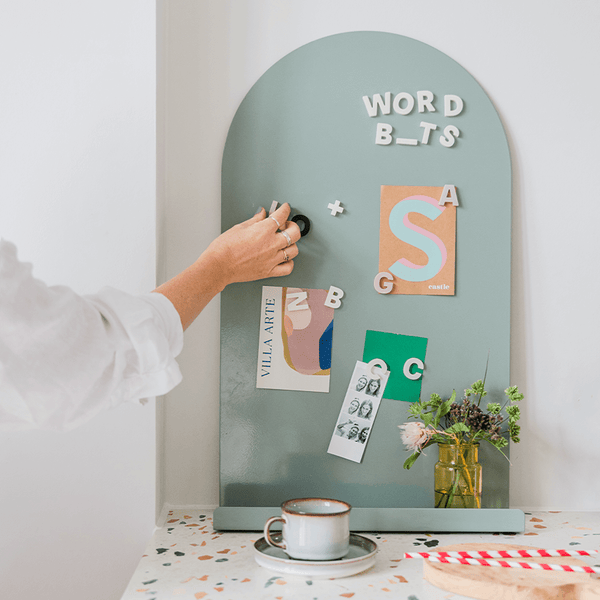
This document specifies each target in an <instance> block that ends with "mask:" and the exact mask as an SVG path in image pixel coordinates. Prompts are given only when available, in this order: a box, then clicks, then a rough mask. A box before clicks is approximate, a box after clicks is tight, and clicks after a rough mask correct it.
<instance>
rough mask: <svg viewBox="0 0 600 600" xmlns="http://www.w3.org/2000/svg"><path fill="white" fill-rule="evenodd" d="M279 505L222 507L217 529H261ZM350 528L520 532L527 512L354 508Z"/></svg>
mask: <svg viewBox="0 0 600 600" xmlns="http://www.w3.org/2000/svg"><path fill="white" fill-rule="evenodd" d="M280 514H281V508H280V507H272V508H269V507H264V506H252V507H249V506H220V507H218V508H217V509H216V510H215V512H214V515H213V526H214V528H215V529H216V530H218V531H262V530H263V528H264V525H265V522H266V520H267V519H268V518H269V517H274V516H278V515H280ZM350 530H351V531H365V532H368V531H389V532H405V531H416V532H430V533H444V532H456V533H521V532H523V531H525V513H524V512H523V511H522V510H519V509H516V508H480V509H472V508H353V509H352V512H351V513H350Z"/></svg>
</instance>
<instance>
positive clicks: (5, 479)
mask: <svg viewBox="0 0 600 600" xmlns="http://www.w3.org/2000/svg"><path fill="white" fill-rule="evenodd" d="M155 29H156V11H155V7H154V5H153V3H152V2H149V1H148V0H126V1H124V0H102V1H101V2H100V1H97V0H94V1H90V0H85V1H83V2H82V1H81V0H49V1H48V2H45V1H44V2H39V1H36V0H18V1H12V2H1V6H0V236H2V237H4V238H5V239H8V240H11V241H13V242H14V243H15V244H17V247H18V249H19V256H20V258H21V259H22V260H26V261H30V262H32V263H33V264H34V275H35V276H36V277H39V278H40V279H43V280H45V281H46V282H47V283H48V284H59V283H60V284H67V285H70V286H71V287H73V288H74V289H75V290H76V291H77V292H79V293H93V292H96V291H97V290H98V289H100V288H101V287H103V286H105V285H111V286H114V287H117V288H120V289H123V290H125V291H128V292H133V293H140V292H148V291H151V290H152V289H153V287H154V283H155V218H156V217H155V215H156V210H155V205H156V194H155V174H156V166H155V113H156V110H155V87H156V73H155V68H156V61H155V49H156V36H155ZM1 393H2V390H0V394H1ZM154 423H155V411H154V408H153V403H151V404H150V405H146V406H145V407H143V408H141V407H139V406H134V405H130V406H124V407H123V408H119V409H116V410H113V411H110V412H107V413H104V414H102V415H100V416H98V417H97V418H95V419H94V420H93V421H91V422H89V423H88V424H86V425H84V426H82V427H81V428H79V429H76V430H74V431H72V432H69V433H53V432H39V431H31V432H23V433H11V434H5V433H2V434H0V597H1V598H3V599H4V598H6V599H7V600H8V599H9V598H11V599H15V600H33V599H35V600H38V599H39V600H41V599H44V600H71V599H73V600H113V599H115V598H119V597H120V596H121V594H122V592H123V590H124V589H125V587H126V585H127V582H128V581H129V578H130V576H131V573H132V572H133V570H134V569H135V566H136V565H137V562H138V561H139V557H140V556H141V555H142V554H143V551H144V548H145V545H146V542H147V541H148V539H149V538H150V536H151V535H152V530H153V519H154V493H155V483H154V482H155V433H154V429H155V427H154Z"/></svg>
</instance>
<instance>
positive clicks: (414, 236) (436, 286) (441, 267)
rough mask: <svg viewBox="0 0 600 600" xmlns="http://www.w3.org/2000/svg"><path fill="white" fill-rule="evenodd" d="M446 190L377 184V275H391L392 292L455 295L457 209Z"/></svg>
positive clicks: (441, 187) (441, 188)
mask: <svg viewBox="0 0 600 600" xmlns="http://www.w3.org/2000/svg"><path fill="white" fill-rule="evenodd" d="M443 190H444V187H443V186H440V187H427V186H399V185H383V186H381V213H380V218H381V221H380V228H379V272H382V271H388V272H389V273H391V274H392V275H393V277H394V287H393V289H392V292H391V293H392V294H413V295H443V296H453V295H454V281H455V265H456V206H454V205H453V204H452V202H450V201H448V202H447V203H446V204H444V205H443V206H440V204H439V202H440V198H441V195H442V192H443Z"/></svg>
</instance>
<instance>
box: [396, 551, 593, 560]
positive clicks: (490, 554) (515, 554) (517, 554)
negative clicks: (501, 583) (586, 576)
mask: <svg viewBox="0 0 600 600" xmlns="http://www.w3.org/2000/svg"><path fill="white" fill-rule="evenodd" d="M598 552H599V550H544V549H539V550H479V551H478V550H469V551H466V550H461V551H460V552H459V551H451V552H406V553H405V555H404V558H430V557H435V556H437V557H440V556H441V557H453V558H534V557H538V556H544V557H554V556H594V555H596V554H598Z"/></svg>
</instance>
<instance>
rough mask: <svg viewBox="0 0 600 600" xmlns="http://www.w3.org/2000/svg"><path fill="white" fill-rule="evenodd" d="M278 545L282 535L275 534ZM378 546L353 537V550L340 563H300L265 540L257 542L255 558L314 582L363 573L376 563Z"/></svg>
mask: <svg viewBox="0 0 600 600" xmlns="http://www.w3.org/2000/svg"><path fill="white" fill-rule="evenodd" d="M273 539H274V540H275V541H277V542H280V541H281V534H275V535H273ZM376 553H377V544H376V543H375V542H374V541H372V540H370V539H368V538H366V537H363V536H362V535H356V534H354V533H351V534H350V551H349V552H348V554H346V556H344V557H343V558H339V559H338V560H296V559H293V558H290V557H289V556H288V555H287V554H286V553H285V552H284V551H283V550H281V549H279V548H274V547H273V546H270V545H269V544H268V543H267V541H266V540H265V538H260V539H259V540H257V541H256V542H255V543H254V558H255V559H256V562H257V563H258V564H259V565H260V566H261V567H265V568H267V569H271V571H277V572H278V573H285V574H286V575H301V576H304V577H311V578H312V579H336V578H338V577H349V576H350V575H356V574H357V573H362V572H363V571H366V570H367V569H369V568H370V567H372V566H373V565H374V564H375V554H376Z"/></svg>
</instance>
